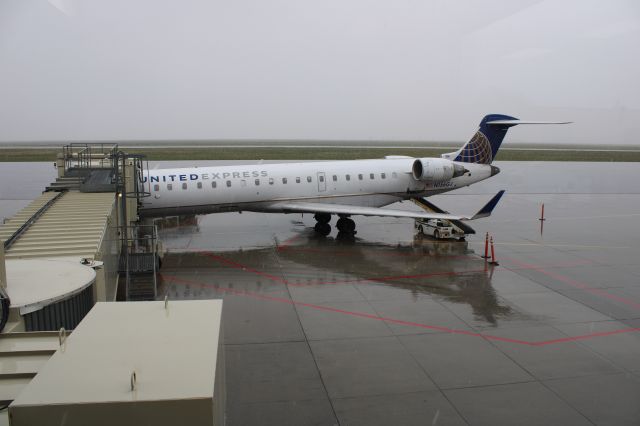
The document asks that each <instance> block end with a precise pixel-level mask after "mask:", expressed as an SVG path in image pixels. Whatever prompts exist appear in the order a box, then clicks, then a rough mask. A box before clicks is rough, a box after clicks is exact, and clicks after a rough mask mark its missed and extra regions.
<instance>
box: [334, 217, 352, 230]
mask: <svg viewBox="0 0 640 426" xmlns="http://www.w3.org/2000/svg"><path fill="white" fill-rule="evenodd" d="M336 228H338V231H340V232H345V233H348V234H353V233H354V231H355V230H356V223H355V222H354V221H353V220H351V219H349V218H347V217H341V218H340V219H338V222H337V223H336Z"/></svg>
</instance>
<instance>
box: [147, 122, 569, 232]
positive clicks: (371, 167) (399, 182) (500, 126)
mask: <svg viewBox="0 0 640 426" xmlns="http://www.w3.org/2000/svg"><path fill="white" fill-rule="evenodd" d="M565 123H566V122H540V121H522V120H519V119H517V118H514V117H510V116H507V115H501V114H491V115H487V116H485V117H484V118H483V119H482V121H481V122H480V127H479V129H478V130H477V131H476V133H475V134H474V136H473V137H472V138H471V140H469V142H467V143H466V144H465V145H464V146H463V147H462V148H460V149H459V150H457V151H455V152H450V153H446V154H442V155H441V157H440V158H413V157H407V156H396V155H391V156H387V157H385V158H383V159H370V160H342V161H318V162H306V163H278V164H252V165H233V166H220V167H195V168H178V169H156V170H150V171H146V172H145V174H144V176H143V182H144V183H145V187H147V186H148V191H149V193H150V196H149V197H146V198H145V199H144V202H143V205H142V207H141V209H140V215H141V216H142V217H159V216H171V215H185V214H207V213H220V212H236V211H237V212H242V211H252V212H267V213H303V214H304V213H309V214H313V215H314V218H315V220H316V222H317V223H316V225H315V228H314V229H315V230H316V232H318V233H319V234H322V235H328V234H329V233H330V232H331V225H330V222H331V217H332V215H335V216H337V217H338V220H337V222H336V228H337V229H338V231H340V232H343V233H351V234H352V233H354V232H355V222H354V221H353V220H352V219H351V216H358V215H360V216H391V217H408V218H416V219H445V220H450V221H456V222H457V223H462V222H461V221H468V220H475V219H478V218H482V217H487V216H489V215H490V214H491V212H492V211H493V208H494V207H495V206H496V204H497V203H498V201H499V200H500V197H502V195H503V194H504V191H500V192H498V193H497V194H496V195H495V196H494V197H493V198H492V199H491V200H490V201H489V202H488V203H487V204H486V205H485V206H484V207H483V208H481V209H480V210H479V211H478V212H477V213H476V214H474V215H455V214H449V213H447V212H445V211H443V210H441V209H439V208H438V207H437V206H434V205H433V204H432V203H430V202H427V201H426V200H424V197H429V196H431V195H435V194H441V193H443V192H449V191H453V190H455V189H457V188H461V187H464V186H469V185H471V184H474V183H476V182H480V181H482V180H485V179H487V178H489V177H491V176H495V175H496V174H498V173H499V172H500V169H498V167H496V166H493V165H492V164H491V163H492V162H493V160H494V158H495V157H496V154H497V153H498V149H499V148H500V145H501V143H502V140H503V139H504V137H505V135H506V133H507V130H508V129H509V127H512V126H515V125H518V124H565ZM402 200H413V201H416V202H417V203H418V204H419V205H422V206H423V207H426V206H429V207H430V208H429V210H430V211H422V212H418V211H405V210H398V209H387V208H382V207H384V206H387V205H389V204H393V203H395V202H397V201H402ZM421 201H423V202H421Z"/></svg>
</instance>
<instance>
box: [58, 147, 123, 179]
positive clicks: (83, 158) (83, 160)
mask: <svg viewBox="0 0 640 426" xmlns="http://www.w3.org/2000/svg"><path fill="white" fill-rule="evenodd" d="M117 152H118V145H117V144H114V143H70V144H68V145H65V146H64V147H62V155H63V159H64V170H65V172H67V171H69V170H72V169H113V168H114V167H116V165H117V156H116V153H117Z"/></svg>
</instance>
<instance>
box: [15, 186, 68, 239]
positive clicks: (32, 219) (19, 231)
mask: <svg viewBox="0 0 640 426" xmlns="http://www.w3.org/2000/svg"><path fill="white" fill-rule="evenodd" d="M63 194H64V192H59V193H58V195H56V196H55V197H53V198H52V199H50V200H49V201H47V202H46V204H45V205H44V206H42V207H40V208H39V209H38V211H37V212H35V213H34V214H33V215H32V216H31V217H30V218H29V219H28V220H27V221H26V222H25V223H23V224H22V226H21V227H20V228H18V229H17V230H16V231H15V232H14V233H13V234H11V236H10V237H9V238H7V240H6V241H5V242H4V249H5V251H6V250H8V249H9V248H11V246H12V245H13V243H15V242H16V241H17V240H18V238H20V236H21V235H22V234H24V233H25V232H26V231H27V229H29V227H30V226H31V225H33V224H34V222H35V221H36V220H38V218H39V217H40V216H42V215H43V214H44V212H45V211H47V209H48V208H49V207H51V205H52V204H53V203H55V202H56V200H57V199H58V198H60V197H61V196H62V195H63Z"/></svg>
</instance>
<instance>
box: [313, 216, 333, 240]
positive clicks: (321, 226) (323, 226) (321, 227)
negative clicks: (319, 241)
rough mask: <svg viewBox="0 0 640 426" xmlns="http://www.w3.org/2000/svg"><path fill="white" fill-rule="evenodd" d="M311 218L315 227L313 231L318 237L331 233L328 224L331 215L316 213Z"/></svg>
mask: <svg viewBox="0 0 640 426" xmlns="http://www.w3.org/2000/svg"><path fill="white" fill-rule="evenodd" d="M313 218H314V219H315V220H316V222H317V223H316V226H314V227H313V229H314V230H315V231H316V232H317V233H318V234H320V235H323V236H325V237H326V236H327V235H329V234H330V233H331V225H329V222H330V221H331V215H330V214H329V213H316V214H315V215H313Z"/></svg>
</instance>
